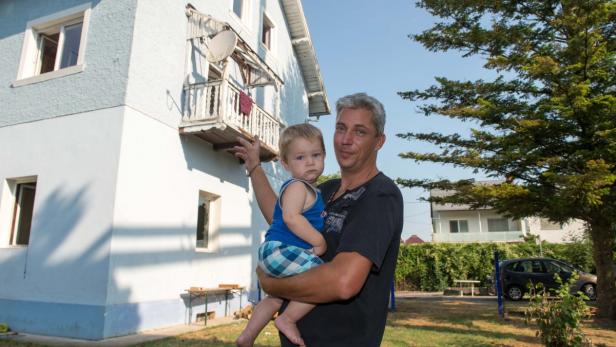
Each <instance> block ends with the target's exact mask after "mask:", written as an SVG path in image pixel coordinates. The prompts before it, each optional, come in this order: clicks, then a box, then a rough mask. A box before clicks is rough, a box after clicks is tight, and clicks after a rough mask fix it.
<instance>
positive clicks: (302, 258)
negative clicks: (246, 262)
mask: <svg viewBox="0 0 616 347" xmlns="http://www.w3.org/2000/svg"><path fill="white" fill-rule="evenodd" d="M321 264H323V260H321V258H319V257H318V256H316V255H315V254H314V253H312V252H310V251H309V250H307V249H304V248H301V247H297V246H292V245H287V244H285V243H282V242H279V241H265V242H263V244H262V245H261V247H259V267H261V269H262V270H263V271H265V273H266V274H268V275H270V276H272V277H279V278H280V277H287V276H293V275H297V274H299V273H302V272H304V271H307V270H309V269H312V268H313V267H316V266H319V265H321Z"/></svg>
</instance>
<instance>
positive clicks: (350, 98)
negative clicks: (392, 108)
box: [336, 93, 385, 135]
mask: <svg viewBox="0 0 616 347" xmlns="http://www.w3.org/2000/svg"><path fill="white" fill-rule="evenodd" d="M345 108H354V109H357V108H361V109H364V110H368V111H370V112H372V122H373V123H374V127H375V128H376V134H377V135H383V133H385V108H384V107H383V104H381V102H380V101H378V100H377V99H375V98H373V97H371V96H370V95H368V94H366V93H356V94H351V95H347V96H343V97H341V98H340V99H338V101H336V118H337V117H338V116H340V112H342V110H344V109H345Z"/></svg>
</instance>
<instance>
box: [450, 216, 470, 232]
mask: <svg viewBox="0 0 616 347" xmlns="http://www.w3.org/2000/svg"><path fill="white" fill-rule="evenodd" d="M452 222H455V223H456V226H457V228H458V231H455V232H454V231H452V230H451V223H452ZM462 222H464V223H465V224H466V231H461V230H462V228H460V225H461V223H462ZM468 232H469V230H468V220H467V219H451V220H450V221H449V233H450V234H464V233H468Z"/></svg>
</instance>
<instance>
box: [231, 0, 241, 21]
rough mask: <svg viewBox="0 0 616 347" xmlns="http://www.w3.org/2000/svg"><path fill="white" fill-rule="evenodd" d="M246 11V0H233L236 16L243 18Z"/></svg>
mask: <svg viewBox="0 0 616 347" xmlns="http://www.w3.org/2000/svg"><path fill="white" fill-rule="evenodd" d="M243 10H244V0H233V13H235V15H236V16H238V17H240V18H242V12H243Z"/></svg>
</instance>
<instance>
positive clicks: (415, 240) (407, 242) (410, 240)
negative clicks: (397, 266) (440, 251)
mask: <svg viewBox="0 0 616 347" xmlns="http://www.w3.org/2000/svg"><path fill="white" fill-rule="evenodd" d="M424 242H425V241H424V240H422V239H421V237H419V236H417V235H414V234H413V235H411V236H410V237H409V238H408V239H406V240H405V241H404V244H405V245H412V244H416V243H424Z"/></svg>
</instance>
